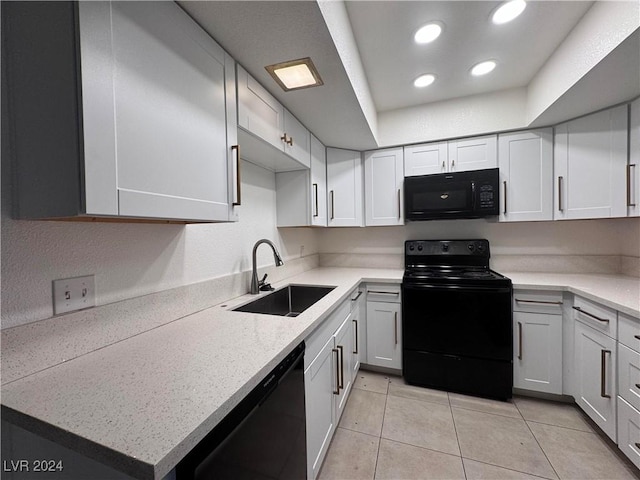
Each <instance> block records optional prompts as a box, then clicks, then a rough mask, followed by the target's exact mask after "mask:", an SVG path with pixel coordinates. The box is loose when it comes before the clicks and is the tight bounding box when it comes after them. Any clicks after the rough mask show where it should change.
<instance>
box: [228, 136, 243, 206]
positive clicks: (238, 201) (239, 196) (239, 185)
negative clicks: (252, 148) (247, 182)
mask: <svg viewBox="0 0 640 480" xmlns="http://www.w3.org/2000/svg"><path fill="white" fill-rule="evenodd" d="M231 150H232V151H233V150H235V151H236V201H235V202H233V203H232V205H233V206H234V207H237V206H239V205H242V183H241V181H240V145H232V146H231Z"/></svg>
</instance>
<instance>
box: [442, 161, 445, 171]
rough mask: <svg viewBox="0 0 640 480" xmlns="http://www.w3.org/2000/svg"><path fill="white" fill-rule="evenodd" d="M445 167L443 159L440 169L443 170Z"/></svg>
mask: <svg viewBox="0 0 640 480" xmlns="http://www.w3.org/2000/svg"><path fill="white" fill-rule="evenodd" d="M444 169H445V164H444V160H443V161H442V170H443V171H444Z"/></svg>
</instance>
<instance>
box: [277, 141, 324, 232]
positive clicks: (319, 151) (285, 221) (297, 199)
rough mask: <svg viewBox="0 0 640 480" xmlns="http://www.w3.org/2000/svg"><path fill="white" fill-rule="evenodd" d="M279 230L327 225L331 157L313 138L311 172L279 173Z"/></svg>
mask: <svg viewBox="0 0 640 480" xmlns="http://www.w3.org/2000/svg"><path fill="white" fill-rule="evenodd" d="M276 216H277V224H278V227H305V226H315V227H326V226H327V156H326V149H325V146H324V145H323V144H322V143H321V142H320V140H318V139H317V138H316V137H314V136H313V135H311V169H310V170H295V171H292V172H280V173H276Z"/></svg>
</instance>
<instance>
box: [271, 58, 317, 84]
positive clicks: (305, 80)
mask: <svg viewBox="0 0 640 480" xmlns="http://www.w3.org/2000/svg"><path fill="white" fill-rule="evenodd" d="M264 68H266V69H267V72H269V73H270V74H271V76H272V77H273V79H274V80H275V81H276V83H277V84H278V85H280V87H282V89H283V90H284V91H285V92H288V91H289V90H298V89H300V88H309V87H317V86H319V85H323V84H324V82H323V81H322V79H321V78H320V74H319V73H318V71H317V70H316V67H315V65H314V64H313V62H312V61H311V59H310V58H309V57H306V58H300V59H298V60H291V61H289V62H282V63H277V64H275V65H267V66H266V67H264Z"/></svg>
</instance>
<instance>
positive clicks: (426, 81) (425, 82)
mask: <svg viewBox="0 0 640 480" xmlns="http://www.w3.org/2000/svg"><path fill="white" fill-rule="evenodd" d="M435 79H436V77H435V75H432V74H430V73H427V74H425V75H420V76H419V77H418V78H416V79H415V80H414V81H413V86H414V87H417V88H423V87H428V86H429V85H431V84H432V83H433V82H434V80H435Z"/></svg>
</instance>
